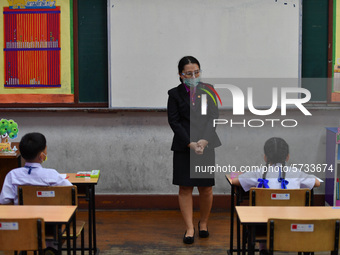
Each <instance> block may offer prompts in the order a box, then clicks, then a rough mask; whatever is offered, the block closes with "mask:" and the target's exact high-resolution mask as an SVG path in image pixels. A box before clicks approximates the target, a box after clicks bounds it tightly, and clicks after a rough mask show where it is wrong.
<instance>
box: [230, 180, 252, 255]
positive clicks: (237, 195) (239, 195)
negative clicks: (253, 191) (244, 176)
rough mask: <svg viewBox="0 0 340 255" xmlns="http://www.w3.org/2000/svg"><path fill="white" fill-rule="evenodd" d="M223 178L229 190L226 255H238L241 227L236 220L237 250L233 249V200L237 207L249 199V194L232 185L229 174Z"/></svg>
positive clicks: (239, 251)
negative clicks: (228, 237)
mask: <svg viewBox="0 0 340 255" xmlns="http://www.w3.org/2000/svg"><path fill="white" fill-rule="evenodd" d="M225 178H226V179H227V181H228V183H229V185H230V188H231V194H230V248H229V250H228V254H229V255H232V254H233V252H237V254H238V255H239V254H240V253H241V227H240V220H239V218H237V224H236V227H237V248H236V249H234V218H235V216H234V215H235V199H236V206H239V205H240V204H241V202H242V201H243V200H244V199H247V200H248V199H249V192H245V191H244V190H243V189H242V187H240V186H235V185H233V182H232V178H231V175H230V174H226V175H225Z"/></svg>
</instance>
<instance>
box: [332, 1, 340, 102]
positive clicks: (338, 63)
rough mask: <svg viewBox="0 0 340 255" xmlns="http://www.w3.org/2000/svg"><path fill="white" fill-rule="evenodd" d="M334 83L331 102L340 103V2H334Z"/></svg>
mask: <svg viewBox="0 0 340 255" xmlns="http://www.w3.org/2000/svg"><path fill="white" fill-rule="evenodd" d="M332 59H333V66H332V74H333V82H332V91H331V102H340V1H338V0H334V1H333V58H332Z"/></svg>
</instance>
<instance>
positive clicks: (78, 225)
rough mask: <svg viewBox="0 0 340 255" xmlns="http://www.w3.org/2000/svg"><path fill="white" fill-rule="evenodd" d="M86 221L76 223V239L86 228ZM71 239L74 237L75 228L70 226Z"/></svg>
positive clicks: (64, 236)
mask: <svg viewBox="0 0 340 255" xmlns="http://www.w3.org/2000/svg"><path fill="white" fill-rule="evenodd" d="M85 224H86V223H85V221H77V222H76V237H78V236H80V234H81V232H82V231H83V229H84V227H85ZM66 236H67V234H66V230H65V231H64V232H63V238H66ZM70 237H73V226H72V225H71V226H70Z"/></svg>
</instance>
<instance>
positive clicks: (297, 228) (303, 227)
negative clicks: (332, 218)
mask: <svg viewBox="0 0 340 255" xmlns="http://www.w3.org/2000/svg"><path fill="white" fill-rule="evenodd" d="M290 231H292V232H313V231H314V224H291V225H290Z"/></svg>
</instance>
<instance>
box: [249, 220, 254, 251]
mask: <svg viewBox="0 0 340 255" xmlns="http://www.w3.org/2000/svg"><path fill="white" fill-rule="evenodd" d="M254 242H255V226H249V227H248V254H250V255H253V254H254V252H255V244H254Z"/></svg>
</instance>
